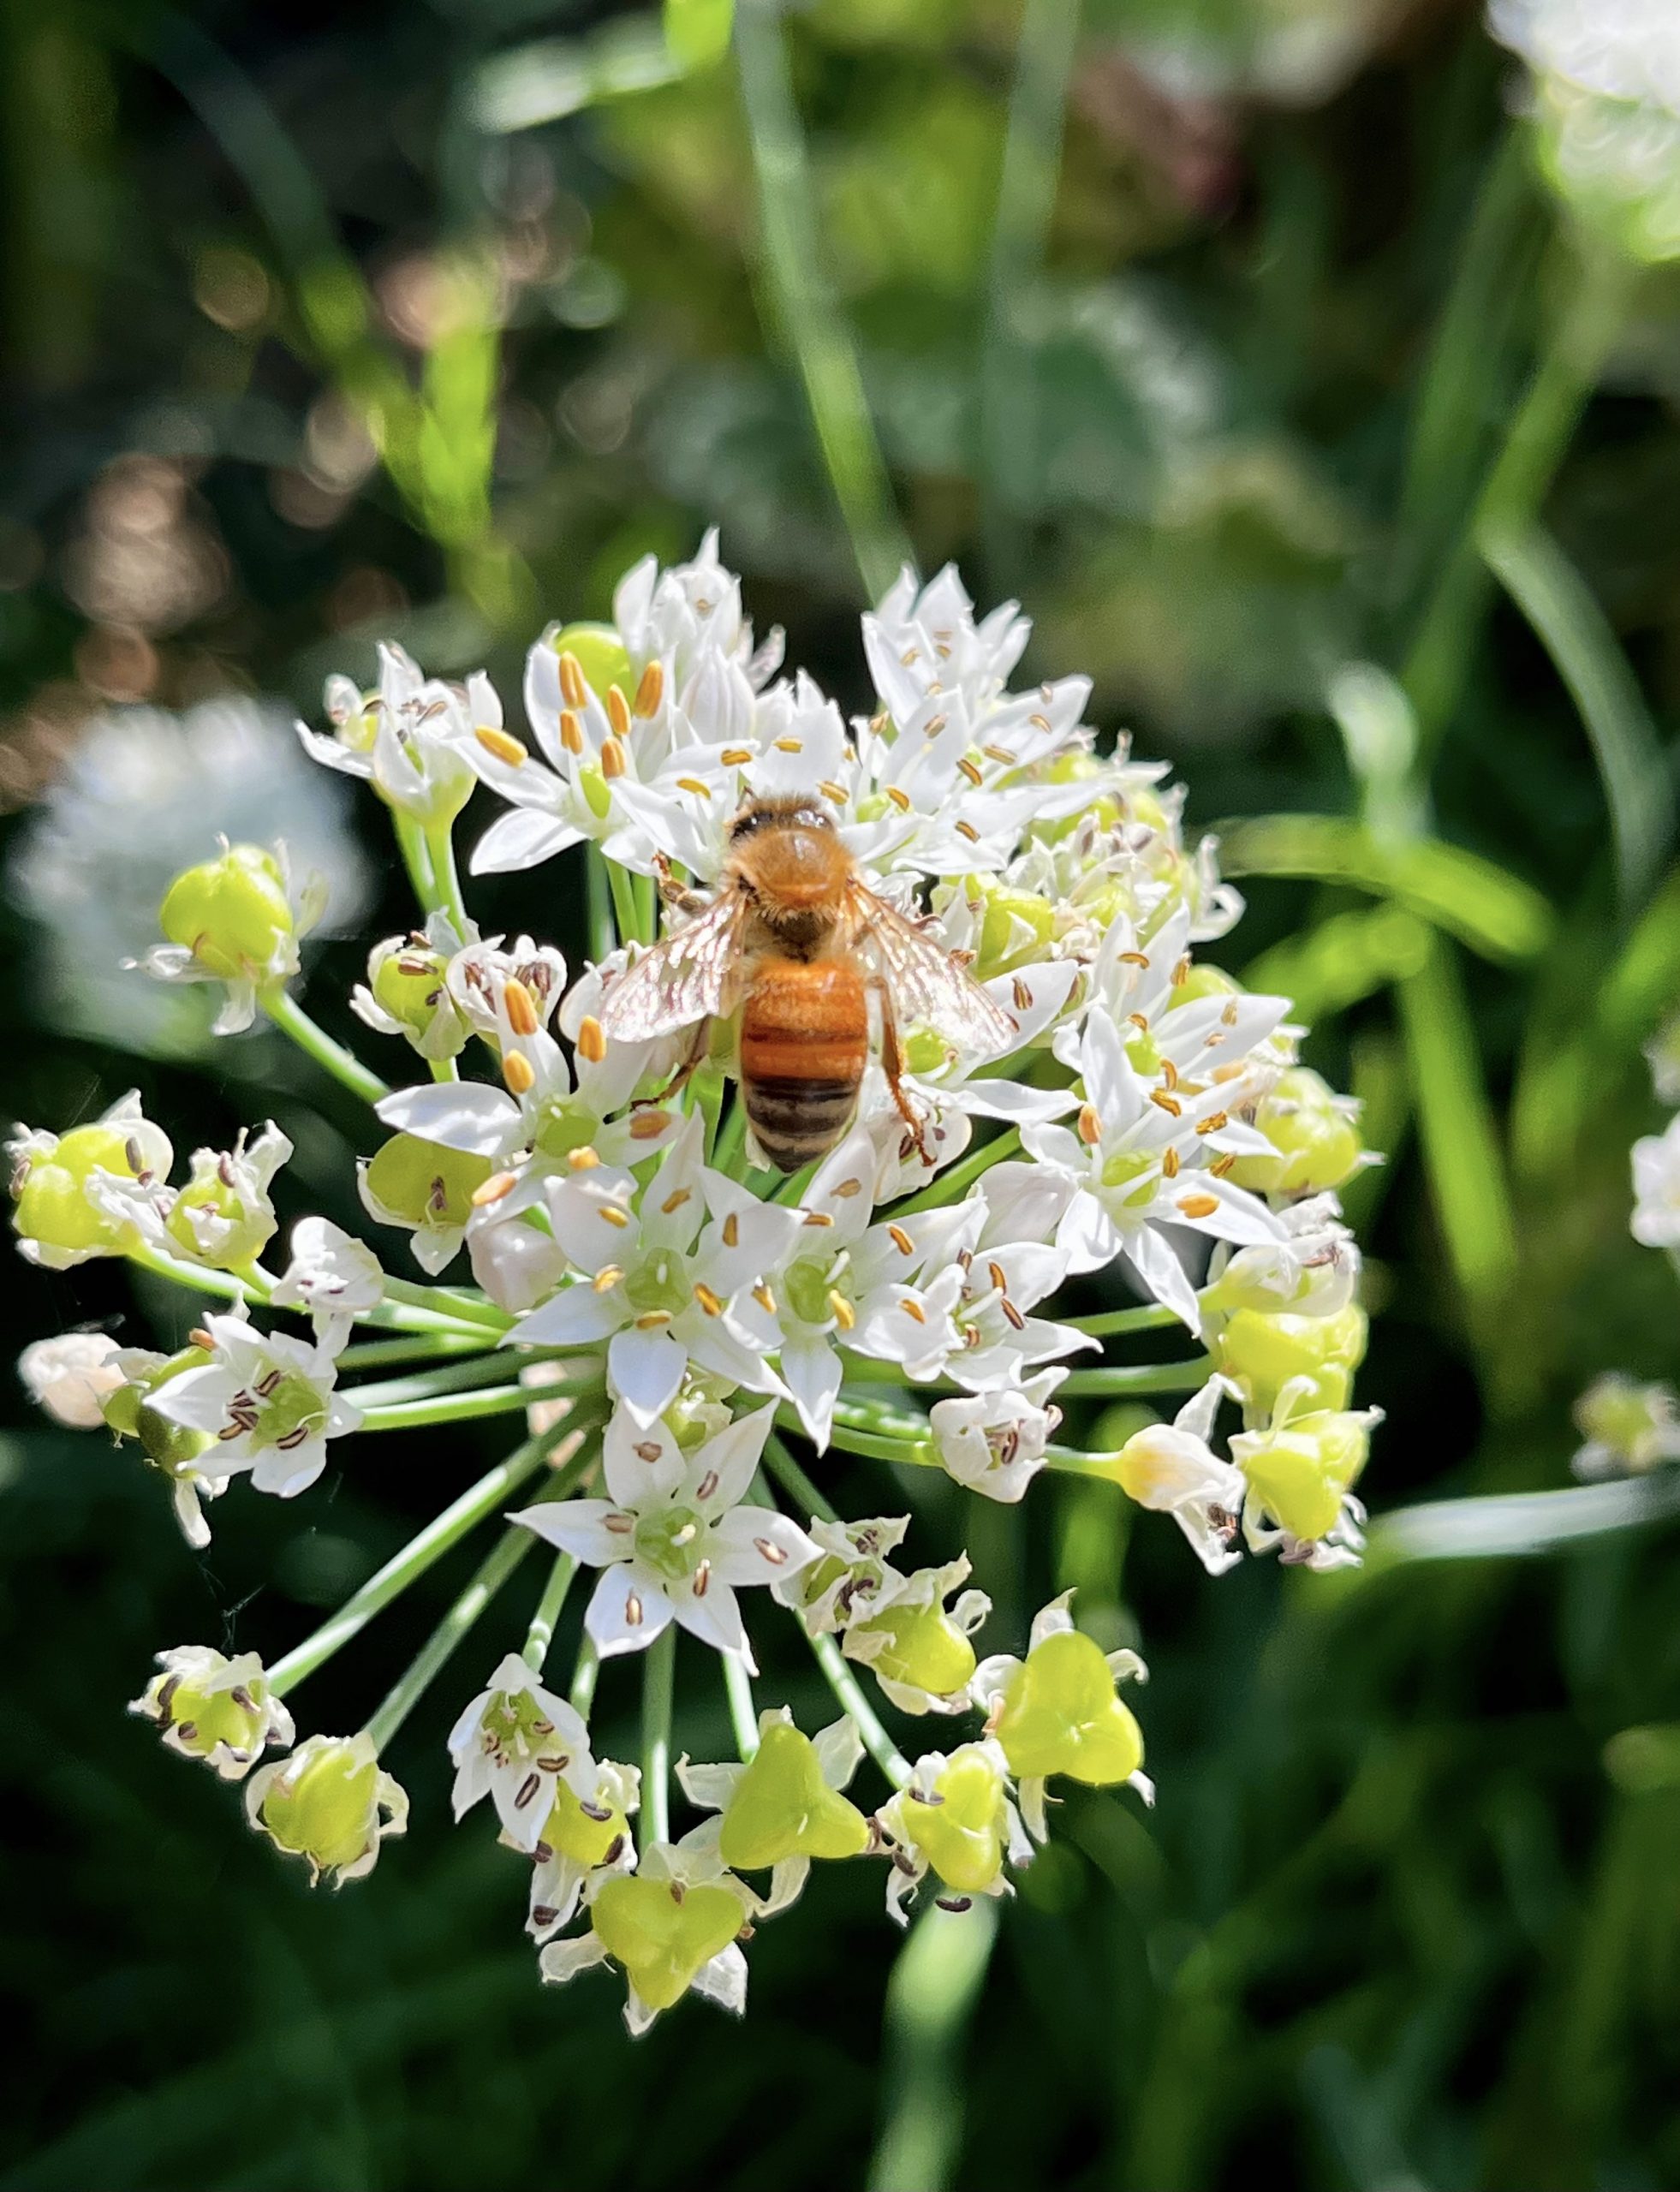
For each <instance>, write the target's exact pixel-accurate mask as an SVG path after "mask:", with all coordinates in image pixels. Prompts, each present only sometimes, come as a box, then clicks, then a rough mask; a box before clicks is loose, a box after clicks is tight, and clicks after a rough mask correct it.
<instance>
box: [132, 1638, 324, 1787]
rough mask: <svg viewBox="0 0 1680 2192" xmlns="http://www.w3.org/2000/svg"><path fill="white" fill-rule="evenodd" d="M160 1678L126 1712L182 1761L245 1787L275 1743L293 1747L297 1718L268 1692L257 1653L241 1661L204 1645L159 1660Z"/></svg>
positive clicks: (187, 1647)
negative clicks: (196, 1762) (148, 1725)
mask: <svg viewBox="0 0 1680 2192" xmlns="http://www.w3.org/2000/svg"><path fill="white" fill-rule="evenodd" d="M158 1665H159V1667H160V1668H162V1670H163V1671H162V1673H161V1674H156V1675H154V1676H153V1677H152V1680H151V1681H150V1682H149V1683H147V1684H146V1689H145V1690H144V1691H143V1692H142V1693H141V1695H140V1696H138V1697H137V1698H135V1699H134V1701H133V1702H132V1703H131V1704H130V1706H129V1707H128V1710H129V1711H130V1712H131V1713H139V1714H140V1715H141V1716H142V1718H146V1719H148V1720H150V1721H152V1722H153V1723H154V1724H155V1725H156V1726H157V1727H158V1728H159V1729H160V1730H162V1733H163V1738H164V1744H165V1745H166V1746H167V1748H169V1749H170V1750H172V1751H176V1752H178V1753H179V1754H180V1755H181V1756H182V1758H199V1759H202V1760H204V1762H205V1764H206V1766H209V1767H210V1768H211V1772H214V1773H216V1774H217V1775H219V1776H220V1778H222V1779H223V1781H242V1780H243V1779H244V1778H245V1776H246V1775H247V1773H248V1772H250V1770H251V1768H252V1767H253V1766H254V1765H255V1764H256V1762H257V1760H259V1758H260V1757H261V1756H262V1754H263V1752H264V1751H265V1749H266V1748H267V1747H268V1746H269V1744H271V1743H289V1742H291V1740H292V1736H293V1732H294V1730H293V1727H292V1716H291V1714H290V1713H289V1712H288V1711H287V1710H286V1707H284V1706H283V1704H282V1703H281V1701H280V1700H279V1699H278V1698H277V1697H276V1696H274V1695H273V1694H272V1693H271V1690H270V1689H269V1683H268V1677H267V1674H266V1673H265V1671H264V1667H263V1663H262V1661H261V1659H259V1658H258V1656H257V1654H256V1653H254V1652H241V1653H240V1655H239V1657H238V1658H237V1659H228V1658H227V1657H226V1656H225V1655H224V1654H223V1653H220V1652H213V1651H211V1649H210V1648H209V1647H208V1646H207V1645H203V1644H182V1645H178V1646H177V1647H176V1648H175V1649H174V1650H173V1651H170V1652H159V1653H158Z"/></svg>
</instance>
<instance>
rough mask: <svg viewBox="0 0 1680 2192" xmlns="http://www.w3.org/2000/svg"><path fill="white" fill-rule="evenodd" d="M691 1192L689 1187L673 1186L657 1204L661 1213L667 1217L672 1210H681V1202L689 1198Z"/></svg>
mask: <svg viewBox="0 0 1680 2192" xmlns="http://www.w3.org/2000/svg"><path fill="white" fill-rule="evenodd" d="M693 1192H694V1191H693V1189H692V1188H672V1189H671V1191H670V1194H668V1195H667V1196H666V1197H665V1199H664V1201H663V1202H662V1203H661V1204H660V1205H659V1210H660V1213H661V1215H662V1216H664V1217H665V1218H669V1217H670V1214H671V1212H673V1211H674V1210H681V1209H682V1206H683V1204H684V1203H685V1202H688V1200H691V1198H692V1195H693Z"/></svg>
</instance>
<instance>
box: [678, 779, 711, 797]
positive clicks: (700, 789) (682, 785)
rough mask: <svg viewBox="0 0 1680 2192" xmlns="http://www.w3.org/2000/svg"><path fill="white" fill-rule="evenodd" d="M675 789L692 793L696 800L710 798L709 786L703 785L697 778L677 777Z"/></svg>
mask: <svg viewBox="0 0 1680 2192" xmlns="http://www.w3.org/2000/svg"><path fill="white" fill-rule="evenodd" d="M676 789H678V791H688V792H692V793H693V794H694V797H695V798H696V799H710V798H711V796H712V787H711V785H710V784H703V783H701V782H700V778H699V777H678V778H677V780H676Z"/></svg>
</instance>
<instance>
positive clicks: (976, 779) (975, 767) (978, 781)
mask: <svg viewBox="0 0 1680 2192" xmlns="http://www.w3.org/2000/svg"><path fill="white" fill-rule="evenodd" d="M957 767H958V768H959V769H961V770H962V773H963V775H964V776H965V777H967V778H968V781H969V783H971V784H973V785H974V789H976V790H977V791H978V790H979V789H980V786H981V785H982V784H984V783H985V782H986V777H985V776H984V774H983V773H982V771H981V769H980V764H979V762H978V761H971V760H970V759H968V755H967V754H964V755H963V756H962V759H961V760H960V761H959V762H958V763H957Z"/></svg>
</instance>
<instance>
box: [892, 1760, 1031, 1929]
mask: <svg viewBox="0 0 1680 2192" xmlns="http://www.w3.org/2000/svg"><path fill="white" fill-rule="evenodd" d="M1008 1802H1009V1799H1008V1794H1007V1791H1006V1790H1005V1788H1004V1776H1003V1773H1002V1772H1001V1771H1000V1770H999V1768H998V1762H997V1760H996V1759H995V1758H994V1757H993V1755H992V1753H991V1751H990V1750H989V1749H988V1748H986V1745H985V1744H984V1743H964V1744H963V1746H962V1748H961V1749H960V1750H956V1751H953V1752H952V1754H951V1755H950V1758H949V1759H948V1760H946V1762H945V1765H944V1768H943V1769H942V1770H941V1772H939V1773H938V1775H937V1777H936V1778H935V1779H934V1782H933V1788H932V1801H929V1800H928V1798H927V1797H926V1796H923V1795H922V1794H921V1793H920V1789H919V1784H917V1783H915V1782H912V1783H911V1784H910V1786H909V1788H908V1789H907V1790H904V1792H903V1796H901V1797H899V1798H898V1799H897V1801H896V1803H895V1806H894V1817H895V1820H897V1823H899V1824H901V1825H902V1826H903V1829H904V1832H906V1833H907V1834H908V1835H909V1838H910V1840H911V1842H912V1843H913V1844H914V1846H915V1847H916V1849H919V1850H920V1852H921V1854H922V1855H923V1856H924V1857H926V1860H927V1861H928V1863H929V1864H930V1865H931V1866H932V1868H933V1870H934V1871H935V1872H936V1873H938V1875H939V1878H940V1879H942V1880H943V1881H944V1883H945V1885H946V1886H947V1887H950V1888H955V1889H956V1891H957V1893H958V1894H960V1895H983V1894H984V1893H985V1892H986V1890H987V1889H988V1888H990V1887H992V1886H993V1885H995V1884H996V1882H997V1880H998V1877H999V1875H1000V1874H1001V1873H1002V1872H1003V1869H1004V1849H1005V1848H1006V1847H1007V1845H1008V1841H1009V1811H1008Z"/></svg>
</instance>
